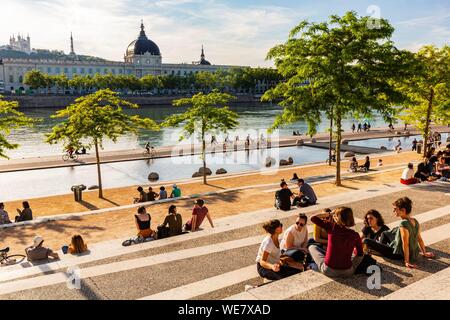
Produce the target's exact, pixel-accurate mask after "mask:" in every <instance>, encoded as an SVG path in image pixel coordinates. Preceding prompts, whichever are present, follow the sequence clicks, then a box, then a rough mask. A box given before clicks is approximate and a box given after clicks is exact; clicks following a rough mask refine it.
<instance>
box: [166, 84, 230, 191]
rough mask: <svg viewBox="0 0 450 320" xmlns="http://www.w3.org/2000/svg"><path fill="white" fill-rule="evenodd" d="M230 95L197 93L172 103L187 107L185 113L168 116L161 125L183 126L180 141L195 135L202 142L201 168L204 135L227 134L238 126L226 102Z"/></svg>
mask: <svg viewBox="0 0 450 320" xmlns="http://www.w3.org/2000/svg"><path fill="white" fill-rule="evenodd" d="M234 98H235V97H233V96H232V95H229V94H227V93H220V92H217V91H213V92H211V93H209V94H203V93H198V94H196V95H194V96H193V97H192V98H184V99H178V100H174V101H173V105H174V106H175V107H180V106H189V107H188V109H187V110H186V112H184V113H181V114H174V115H171V116H169V117H168V118H167V119H166V120H165V121H164V123H163V124H162V125H163V126H165V127H177V126H179V125H180V124H183V131H184V135H182V136H181V137H180V140H183V139H185V138H186V137H190V136H192V135H194V134H197V136H198V138H199V139H200V141H201V142H202V155H201V157H202V160H203V168H204V169H205V168H206V157H205V151H206V134H207V133H209V132H212V133H216V132H224V133H225V132H227V131H228V130H230V129H233V128H236V126H237V125H238V121H237V119H238V117H239V116H238V114H237V113H235V112H233V111H231V110H229V108H228V106H226V104H228V102H229V101H230V100H231V99H234ZM203 183H204V184H206V172H205V170H204V171H203Z"/></svg>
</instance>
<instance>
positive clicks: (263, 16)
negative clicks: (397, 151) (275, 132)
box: [0, 0, 450, 66]
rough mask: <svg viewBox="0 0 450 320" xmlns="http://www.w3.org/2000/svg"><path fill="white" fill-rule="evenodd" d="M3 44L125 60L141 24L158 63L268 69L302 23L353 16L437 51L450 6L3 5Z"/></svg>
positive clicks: (206, 0) (82, 1) (248, 1)
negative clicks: (275, 50)
mask: <svg viewBox="0 0 450 320" xmlns="http://www.w3.org/2000/svg"><path fill="white" fill-rule="evenodd" d="M1 4H2V19H1V20H0V45H1V44H6V43H7V42H8V40H9V36H10V35H12V34H17V33H18V32H20V33H22V34H27V33H30V36H31V41H32V47H35V48H49V49H58V50H64V51H65V52H68V51H69V49H70V47H69V37H70V32H71V31H72V32H73V33H74V38H75V51H76V52H77V53H79V54H89V55H95V56H100V57H103V58H107V59H111V60H118V61H119V60H122V59H123V54H124V52H125V49H126V47H127V45H128V44H129V43H130V42H131V41H132V40H134V39H135V38H136V36H137V34H138V32H139V25H140V20H141V19H143V20H144V23H145V25H146V31H147V35H148V36H149V37H150V38H151V39H152V40H154V41H155V42H156V43H157V44H158V46H159V47H160V50H161V53H162V55H163V62H173V63H180V62H187V63H190V62H192V61H194V60H198V59H199V55H200V48H201V45H202V44H203V45H204V46H205V51H206V56H207V59H208V60H210V61H211V62H212V63H214V64H232V65H251V66H270V65H272V63H271V62H270V61H266V60H265V55H266V53H267V51H268V50H269V49H270V48H271V47H273V46H274V45H276V44H279V43H282V42H283V41H285V40H286V37H287V35H288V33H289V30H290V29H292V28H293V27H294V26H295V25H296V24H297V23H298V22H299V21H301V20H303V19H307V20H310V21H324V20H326V19H327V17H328V16H329V15H331V14H339V15H342V14H343V13H345V12H346V11H348V10H355V11H356V12H358V13H359V14H361V15H371V14H373V11H372V12H368V11H367V10H368V8H369V6H377V7H378V8H379V10H380V14H381V17H383V18H386V19H388V20H389V21H390V22H391V24H392V25H393V26H394V27H395V29H396V31H395V32H394V36H393V40H394V41H395V43H396V45H397V46H398V47H400V48H406V49H410V50H417V49H418V48H419V47H420V46H422V45H424V44H435V45H438V46H442V45H444V44H448V43H449V39H450V1H448V0H445V1H444V0H440V1H438V0H428V1H423V0H409V1H406V0H395V1H392V0H391V1H385V0H383V1H374V0H371V1H365V0H348V1H345V0H341V1H337V0H327V1H326V0H316V1H312V0H297V1H294V0H279V1H270V0H259V1H256V0H239V1H238V0H228V1H225V0H222V1H220V0H157V1H149V0H2V1H1Z"/></svg>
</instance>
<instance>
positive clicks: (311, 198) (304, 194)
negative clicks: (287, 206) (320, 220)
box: [294, 179, 317, 207]
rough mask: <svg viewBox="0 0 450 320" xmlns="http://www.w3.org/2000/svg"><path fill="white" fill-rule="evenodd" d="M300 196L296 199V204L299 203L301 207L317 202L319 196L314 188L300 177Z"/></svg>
mask: <svg viewBox="0 0 450 320" xmlns="http://www.w3.org/2000/svg"><path fill="white" fill-rule="evenodd" d="M297 185H298V187H299V193H298V196H297V197H296V198H295V199H294V205H295V204H296V203H298V206H299V207H307V206H311V205H314V204H316V202H317V196H316V193H315V192H314V190H313V188H312V187H311V186H310V185H309V184H307V183H306V182H305V180H303V179H298V183H297Z"/></svg>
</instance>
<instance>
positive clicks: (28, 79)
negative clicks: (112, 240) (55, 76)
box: [23, 70, 47, 90]
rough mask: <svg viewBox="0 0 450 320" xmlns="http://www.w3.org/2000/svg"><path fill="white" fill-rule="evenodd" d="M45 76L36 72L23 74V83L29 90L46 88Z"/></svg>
mask: <svg viewBox="0 0 450 320" xmlns="http://www.w3.org/2000/svg"><path fill="white" fill-rule="evenodd" d="M46 77H47V75H46V74H44V73H42V72H41V71H38V70H32V71H29V72H27V73H26V74H25V77H24V79H23V83H24V84H25V85H27V86H30V88H31V89H33V90H37V89H41V88H45V87H46V86H47V79H46Z"/></svg>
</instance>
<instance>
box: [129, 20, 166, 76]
mask: <svg viewBox="0 0 450 320" xmlns="http://www.w3.org/2000/svg"><path fill="white" fill-rule="evenodd" d="M144 29H145V27H144V22H143V21H141V32H140V33H139V36H138V38H137V39H136V40H134V41H132V42H131V43H130V44H129V45H128V47H127V51H126V53H125V57H124V58H125V63H130V64H132V65H134V66H135V67H136V70H135V75H136V76H137V77H142V76H144V75H146V74H149V73H151V74H161V61H162V58H161V52H160V51H159V47H158V45H157V44H156V43H155V42H153V41H152V40H150V39H149V38H147V35H146V34H145V30H144ZM149 69H150V70H149Z"/></svg>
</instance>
